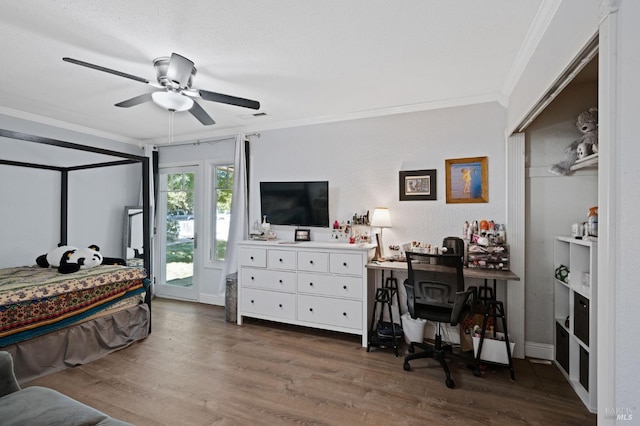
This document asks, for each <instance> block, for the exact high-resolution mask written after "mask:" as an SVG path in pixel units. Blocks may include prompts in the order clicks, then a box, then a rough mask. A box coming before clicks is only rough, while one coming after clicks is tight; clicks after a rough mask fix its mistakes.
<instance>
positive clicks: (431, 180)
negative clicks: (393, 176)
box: [400, 169, 436, 201]
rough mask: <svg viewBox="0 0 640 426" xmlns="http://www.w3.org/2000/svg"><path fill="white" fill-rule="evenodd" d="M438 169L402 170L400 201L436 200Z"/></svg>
mask: <svg viewBox="0 0 640 426" xmlns="http://www.w3.org/2000/svg"><path fill="white" fill-rule="evenodd" d="M435 199H436V171H435V169H434V170H410V171H401V172H400V201H411V200H435Z"/></svg>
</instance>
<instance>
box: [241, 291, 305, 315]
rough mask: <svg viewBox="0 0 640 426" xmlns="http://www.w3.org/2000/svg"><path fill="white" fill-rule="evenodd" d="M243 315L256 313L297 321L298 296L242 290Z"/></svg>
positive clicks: (276, 292)
mask: <svg viewBox="0 0 640 426" xmlns="http://www.w3.org/2000/svg"><path fill="white" fill-rule="evenodd" d="M241 308H242V312H241V313H242V314H244V313H254V314H260V315H266V316H271V317H277V318H286V319H295V315H296V295H295V294H291V293H281V292H278V291H268V290H258V289H254V288H243V289H242V305H241Z"/></svg>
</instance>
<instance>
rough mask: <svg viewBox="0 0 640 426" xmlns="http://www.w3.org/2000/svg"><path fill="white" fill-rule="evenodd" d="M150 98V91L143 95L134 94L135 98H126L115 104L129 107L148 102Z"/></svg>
mask: <svg viewBox="0 0 640 426" xmlns="http://www.w3.org/2000/svg"><path fill="white" fill-rule="evenodd" d="M150 100H152V98H151V93H145V94H144V95H140V96H136V97H135V98H131V99H127V100H126V101H122V102H119V103H117V104H116V106H117V107H121V108H129V107H132V106H136V105H140V104H142V103H145V102H149V101H150Z"/></svg>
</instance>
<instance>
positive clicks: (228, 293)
mask: <svg viewBox="0 0 640 426" xmlns="http://www.w3.org/2000/svg"><path fill="white" fill-rule="evenodd" d="M224 311H225V315H226V319H227V322H236V321H237V311H238V273H237V272H234V273H233V274H229V275H227V288H226V290H225V293H224Z"/></svg>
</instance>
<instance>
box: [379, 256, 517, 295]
mask: <svg viewBox="0 0 640 426" xmlns="http://www.w3.org/2000/svg"><path fill="white" fill-rule="evenodd" d="M421 266H423V267H428V265H421ZM366 268H367V269H370V270H381V271H382V274H383V279H382V282H383V283H384V271H389V272H390V273H391V274H393V271H401V272H407V262H376V261H373V262H369V263H367V265H366ZM392 276H393V275H392ZM464 277H465V279H466V278H476V279H481V280H484V288H485V289H487V288H489V287H488V281H489V280H493V296H494V297H495V295H496V286H497V282H498V281H520V277H519V276H518V275H516V274H514V273H513V272H511V271H497V270H495V269H480V268H464ZM485 291H486V290H485Z"/></svg>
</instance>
